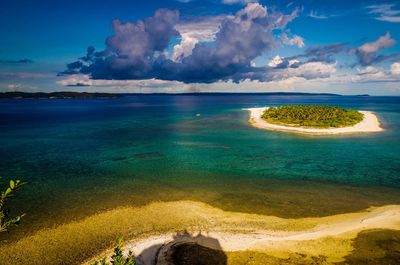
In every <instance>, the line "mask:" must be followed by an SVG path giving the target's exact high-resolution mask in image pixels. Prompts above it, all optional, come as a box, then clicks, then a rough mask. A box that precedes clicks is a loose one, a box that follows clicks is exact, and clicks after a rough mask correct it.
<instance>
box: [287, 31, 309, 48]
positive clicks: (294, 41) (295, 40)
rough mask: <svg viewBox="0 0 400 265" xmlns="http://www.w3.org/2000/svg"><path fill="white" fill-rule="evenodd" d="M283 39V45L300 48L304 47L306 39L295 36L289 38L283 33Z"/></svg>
mask: <svg viewBox="0 0 400 265" xmlns="http://www.w3.org/2000/svg"><path fill="white" fill-rule="evenodd" d="M281 39H282V42H283V44H286V45H289V46H294V45H296V46H297V47H299V48H303V47H304V45H305V44H304V39H303V38H302V37H300V36H298V35H293V37H289V36H288V35H287V34H286V33H283V34H282V35H281Z"/></svg>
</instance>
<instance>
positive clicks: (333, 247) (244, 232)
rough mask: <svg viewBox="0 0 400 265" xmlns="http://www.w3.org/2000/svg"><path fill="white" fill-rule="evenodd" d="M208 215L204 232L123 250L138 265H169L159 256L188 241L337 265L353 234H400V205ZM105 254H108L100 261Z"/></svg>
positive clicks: (142, 241) (137, 242) (139, 242)
mask: <svg viewBox="0 0 400 265" xmlns="http://www.w3.org/2000/svg"><path fill="white" fill-rule="evenodd" d="M186 203H190V202H186ZM191 204H192V207H195V208H197V207H198V206H200V205H198V203H197V202H191ZM187 206H189V205H187ZM204 206H205V205H204ZM207 207H209V206H207ZM201 208H203V207H201ZM214 209H215V208H214ZM203 210H205V208H203ZM206 212H207V211H206ZM206 212H203V213H202V215H203V214H205V213H206ZM208 214H210V215H209V217H208V218H209V220H210V225H211V226H210V227H209V228H204V227H203V230H191V231H190V233H186V234H179V233H178V234H177V233H176V232H169V233H163V234H157V235H151V236H148V237H144V238H139V239H134V240H131V241H129V242H127V244H126V245H125V250H126V251H128V250H131V251H133V253H134V254H135V255H136V256H139V258H138V260H137V263H138V264H139V265H140V264H159V265H161V264H169V263H168V262H162V259H163V254H164V255H165V253H166V252H168V251H169V248H171V246H173V245H176V244H177V243H189V242H196V243H198V244H200V245H202V246H205V247H208V248H211V249H216V250H222V251H224V252H227V253H228V252H231V253H232V252H234V253H245V252H248V251H255V252H257V251H258V252H263V253H268V254H269V255H272V256H277V257H285V256H287V255H290V253H303V254H304V255H314V257H316V256H319V255H324V256H327V257H328V261H329V262H339V261H342V260H343V257H344V256H345V255H347V254H349V253H350V252H351V250H352V246H351V239H354V238H355V237H356V236H357V234H358V233H359V232H361V231H365V230H370V229H394V230H400V205H391V206H384V207H379V208H371V209H369V210H367V211H364V212H360V213H350V214H341V215H334V216H328V217H320V218H299V219H282V218H277V217H267V216H260V215H251V214H241V213H232V212H223V213H222V212H220V214H222V215H223V216H224V217H223V216H221V215H219V214H217V215H214V214H216V213H215V212H214V213H213V214H212V213H211V212H208V213H207V214H206V215H208ZM203 217H205V216H203ZM221 217H222V219H220V218H221ZM301 227H303V228H304V229H302V228H301ZM298 229H300V230H298ZM110 255H111V251H110V250H108V251H106V252H104V253H102V255H100V256H108V257H109V256H110ZM155 260H158V261H159V262H158V263H156V262H155ZM160 260H161V262H160Z"/></svg>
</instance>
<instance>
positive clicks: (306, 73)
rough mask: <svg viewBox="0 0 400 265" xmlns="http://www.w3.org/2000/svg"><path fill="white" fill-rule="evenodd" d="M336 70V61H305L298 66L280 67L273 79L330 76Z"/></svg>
mask: <svg viewBox="0 0 400 265" xmlns="http://www.w3.org/2000/svg"><path fill="white" fill-rule="evenodd" d="M335 72H336V63H332V64H327V63H323V62H309V63H304V64H302V65H300V66H299V67H296V68H291V67H289V68H284V69H279V70H277V71H275V72H274V73H273V80H281V79H288V78H292V77H300V78H304V79H307V80H309V79H316V78H328V77H330V76H331V75H332V74H334V73H335Z"/></svg>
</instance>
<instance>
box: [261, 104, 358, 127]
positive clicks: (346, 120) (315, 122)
mask: <svg viewBox="0 0 400 265" xmlns="http://www.w3.org/2000/svg"><path fill="white" fill-rule="evenodd" d="M261 118H262V119H264V120H266V121H267V122H269V123H273V124H279V125H286V126H292V127H310V128H340V127H347V126H353V125H355V124H357V123H359V122H361V121H362V120H363V118H364V115H363V114H362V113H360V112H358V111H357V110H350V109H342V108H338V107H331V106H317V105H292V106H279V107H271V108H268V109H267V110H265V111H264V113H263V114H262V116H261Z"/></svg>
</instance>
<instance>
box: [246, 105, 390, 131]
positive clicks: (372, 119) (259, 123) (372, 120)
mask: <svg viewBox="0 0 400 265" xmlns="http://www.w3.org/2000/svg"><path fill="white" fill-rule="evenodd" d="M267 109H268V107H262V108H247V109H243V110H247V111H249V112H250V118H249V123H250V124H251V125H252V126H254V127H256V128H259V129H264V130H270V131H284V132H293V133H302V134H312V135H334V134H353V133H374V132H381V131H383V128H382V127H381V126H380V122H379V119H378V117H377V116H376V115H375V114H374V113H373V112H372V111H365V110H359V112H360V113H362V114H364V119H363V120H362V121H361V122H359V123H357V124H356V125H354V126H350V127H342V128H329V129H314V128H303V127H289V126H283V125H277V124H272V123H269V122H267V121H265V120H263V119H262V118H261V115H262V114H263V112H264V111H265V110H267Z"/></svg>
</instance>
